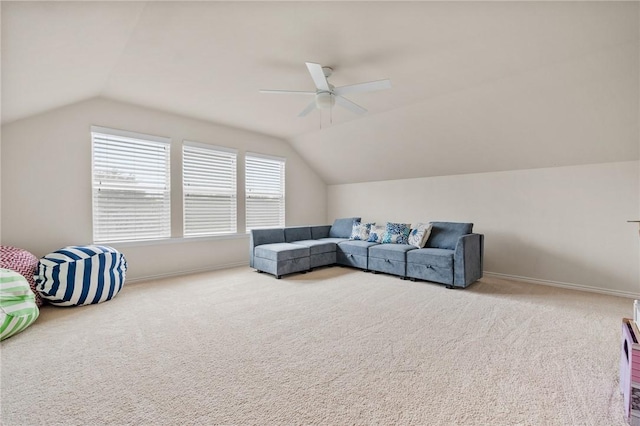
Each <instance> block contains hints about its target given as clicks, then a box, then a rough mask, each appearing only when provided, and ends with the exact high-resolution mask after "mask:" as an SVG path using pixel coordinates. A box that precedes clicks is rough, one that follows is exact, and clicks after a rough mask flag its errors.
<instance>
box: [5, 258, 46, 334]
mask: <svg viewBox="0 0 640 426" xmlns="http://www.w3.org/2000/svg"><path fill="white" fill-rule="evenodd" d="M39 314H40V311H39V310H38V306H37V305H36V297H35V295H34V294H33V293H32V292H31V288H30V287H29V283H28V282H27V280H26V279H25V278H24V277H23V276H22V275H20V274H19V273H17V272H14V271H12V270H10V269H0V340H4V339H7V338H9V337H11V336H13V335H14V334H18V333H20V332H21V331H22V330H24V329H25V328H27V327H29V326H30V325H31V324H33V322H34V321H35V320H36V319H37V318H38V315H39Z"/></svg>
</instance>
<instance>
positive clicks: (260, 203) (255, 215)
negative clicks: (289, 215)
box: [245, 153, 285, 231]
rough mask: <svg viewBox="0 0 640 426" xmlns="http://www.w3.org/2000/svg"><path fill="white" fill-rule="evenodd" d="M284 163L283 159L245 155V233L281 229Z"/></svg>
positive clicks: (282, 221) (282, 223) (282, 222)
mask: <svg viewBox="0 0 640 426" xmlns="http://www.w3.org/2000/svg"><path fill="white" fill-rule="evenodd" d="M284 163H285V160H284V159H283V158H275V157H267V156H263V155H259V154H250V153H247V156H246V159H245V171H246V182H245V184H246V197H247V198H246V210H247V231H250V230H251V229H256V228H277V227H282V226H284Z"/></svg>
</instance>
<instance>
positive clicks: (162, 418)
mask: <svg viewBox="0 0 640 426" xmlns="http://www.w3.org/2000/svg"><path fill="white" fill-rule="evenodd" d="M632 305H633V302H632V301H631V300H629V299H624V298H618V297H612V296H605V295H599V294H594V293H586V292H579V291H572V290H565V289H560V288H553V287H546V286H541V285H532V284H525V283H516V282H512V281H508V280H503V279H496V278H483V279H482V280H481V281H480V282H478V283H475V284H474V285H472V286H471V287H470V288H468V289H466V290H447V289H446V288H445V287H444V286H441V285H436V284H431V283H412V282H409V281H402V280H400V279H399V278H397V277H392V276H387V275H382V274H378V275H374V274H371V273H365V272H362V271H358V270H353V269H349V268H339V267H333V268H326V269H319V270H316V271H314V272H312V273H309V274H304V275H293V276H289V277H285V278H283V279H281V280H276V279H274V278H273V277H272V276H269V275H266V274H258V273H256V272H254V271H253V270H251V269H249V268H248V267H242V268H234V269H228V270H222V271H216V272H210V273H203V274H196V275H189V276H183V277H178V278H171V279H164V280H156V281H147V282H143V283H136V284H130V285H128V286H125V288H124V289H123V291H122V292H121V293H120V294H119V295H118V296H117V297H116V298H115V299H113V300H112V301H109V302H107V303H103V304H100V305H94V306H88V307H79V308H55V307H51V306H46V307H44V308H43V309H42V310H41V315H40V318H39V319H38V320H37V321H36V323H35V324H34V325H33V326H31V327H30V328H29V329H27V330H26V331H25V332H23V333H21V334H19V335H17V336H14V337H12V338H10V339H8V340H6V341H5V342H3V344H2V347H1V351H2V352H1V358H0V359H1V362H2V364H1V379H2V382H1V392H2V393H1V398H2V400H1V404H2V408H1V410H2V423H3V424H4V425H36V424H61V425H75V424H77V425H100V424H114V425H121V424H122V425H124V424H144V425H147V424H148V425H165V424H166V425H177V424H202V425H209V424H242V425H244V424H252V425H254V424H255V425H272V424H327V425H334V424H385V425H395V424H402V425H404V424H416V425H417V424H420V425H516V424H517V425H598V426H600V425H624V424H625V421H624V418H623V407H622V398H621V395H620V393H619V390H618V368H619V366H618V365H619V358H620V329H621V318H622V317H623V316H630V315H631V314H632Z"/></svg>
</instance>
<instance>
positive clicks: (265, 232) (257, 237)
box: [251, 228, 284, 247]
mask: <svg viewBox="0 0 640 426" xmlns="http://www.w3.org/2000/svg"><path fill="white" fill-rule="evenodd" d="M251 238H252V240H253V246H254V247H256V246H260V245H262V244H273V243H284V229H282V228H276V229H253V230H252V231H251Z"/></svg>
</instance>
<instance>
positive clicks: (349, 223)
mask: <svg viewBox="0 0 640 426" xmlns="http://www.w3.org/2000/svg"><path fill="white" fill-rule="evenodd" d="M360 219H361V218H359V217H345V218H342V219H336V220H335V221H334V222H333V225H331V229H330V230H329V237H330V238H349V237H350V236H351V230H352V229H353V224H354V223H355V222H360Z"/></svg>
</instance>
